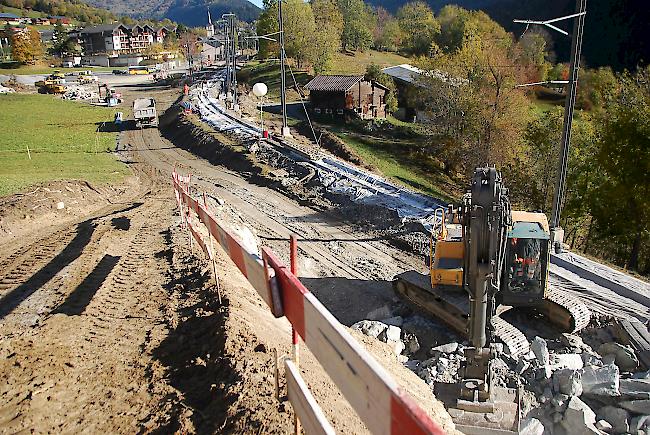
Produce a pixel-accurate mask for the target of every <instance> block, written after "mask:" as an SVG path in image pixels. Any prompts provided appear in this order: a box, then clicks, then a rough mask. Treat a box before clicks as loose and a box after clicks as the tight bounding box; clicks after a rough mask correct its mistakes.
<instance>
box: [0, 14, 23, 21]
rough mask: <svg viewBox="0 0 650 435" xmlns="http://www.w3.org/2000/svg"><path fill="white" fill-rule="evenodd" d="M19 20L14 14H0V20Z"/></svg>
mask: <svg viewBox="0 0 650 435" xmlns="http://www.w3.org/2000/svg"><path fill="white" fill-rule="evenodd" d="M18 18H20V17H19V16H18V15H15V14H9V13H6V12H0V19H5V20H15V19H18Z"/></svg>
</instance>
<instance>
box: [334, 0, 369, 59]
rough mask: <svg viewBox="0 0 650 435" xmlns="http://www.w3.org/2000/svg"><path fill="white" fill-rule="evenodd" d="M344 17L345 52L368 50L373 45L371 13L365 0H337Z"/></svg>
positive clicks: (343, 36) (342, 40)
mask: <svg viewBox="0 0 650 435" xmlns="http://www.w3.org/2000/svg"><path fill="white" fill-rule="evenodd" d="M337 4H338V6H339V10H340V11H341V14H342V15H343V33H342V35H341V44H342V47H343V50H361V51H363V50H367V49H368V48H370V46H371V45H372V33H371V26H370V21H371V18H372V17H371V13H370V10H369V8H368V6H367V5H366V4H365V3H364V1H363V0H337Z"/></svg>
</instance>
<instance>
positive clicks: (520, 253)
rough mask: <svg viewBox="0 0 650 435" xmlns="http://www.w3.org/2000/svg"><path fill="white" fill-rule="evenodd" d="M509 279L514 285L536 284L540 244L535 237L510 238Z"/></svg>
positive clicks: (526, 285) (538, 270)
mask: <svg viewBox="0 0 650 435" xmlns="http://www.w3.org/2000/svg"><path fill="white" fill-rule="evenodd" d="M510 252H512V258H511V261H512V263H511V266H510V271H509V272H510V273H509V275H510V280H511V282H512V284H515V286H516V287H530V286H536V285H538V282H539V275H540V262H539V257H540V253H541V250H540V245H539V240H537V239H519V238H517V237H513V238H512V240H511V249H510Z"/></svg>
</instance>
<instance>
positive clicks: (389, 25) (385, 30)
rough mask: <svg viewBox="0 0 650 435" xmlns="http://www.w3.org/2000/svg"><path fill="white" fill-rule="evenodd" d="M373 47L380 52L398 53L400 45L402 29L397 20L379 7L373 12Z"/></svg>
mask: <svg viewBox="0 0 650 435" xmlns="http://www.w3.org/2000/svg"><path fill="white" fill-rule="evenodd" d="M373 45H374V47H375V49H377V50H382V51H398V50H399V49H400V48H401V45H402V29H401V28H400V26H399V22H398V21H397V19H396V18H395V17H394V16H392V15H391V14H390V12H388V11H387V10H386V9H384V8H382V7H381V6H380V7H378V8H377V10H376V11H375V26H374V29H373Z"/></svg>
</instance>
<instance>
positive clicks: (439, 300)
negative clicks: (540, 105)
mask: <svg viewBox="0 0 650 435" xmlns="http://www.w3.org/2000/svg"><path fill="white" fill-rule="evenodd" d="M437 215H438V218H439V219H438V224H437V225H435V226H434V228H433V231H432V236H431V259H430V264H429V269H430V274H429V276H428V277H427V276H426V275H422V274H419V273H417V272H406V273H403V274H400V275H398V276H397V277H396V280H395V281H394V282H393V285H394V289H395V291H396V293H397V294H399V295H400V296H402V297H403V298H405V299H407V300H408V301H410V302H412V303H414V304H415V305H417V306H418V307H420V308H421V309H424V310H425V311H427V312H428V313H430V314H432V315H433V316H435V317H437V318H439V319H441V320H443V321H445V322H446V323H447V324H448V325H450V326H451V327H452V328H454V329H456V330H457V331H458V332H460V333H461V334H463V335H464V336H466V337H467V338H468V339H469V342H470V347H468V348H466V351H465V359H466V362H465V366H464V368H463V370H462V373H461V378H462V379H463V380H462V381H461V383H460V384H448V385H447V386H442V387H441V388H440V391H439V390H438V387H437V386H436V395H437V396H439V398H440V399H441V400H443V401H444V402H445V403H446V404H447V405H448V407H449V408H450V409H454V410H455V411H454V412H450V413H451V414H452V417H454V420H455V421H456V423H457V427H458V428H459V430H461V431H463V432H465V430H464V429H463V428H465V426H467V427H466V428H465V429H466V430H468V431H469V432H466V433H470V432H472V430H471V428H472V427H474V428H476V427H480V428H481V429H480V430H478V431H477V432H476V433H481V432H485V431H486V430H487V429H488V428H491V429H498V430H510V431H512V430H515V431H516V429H517V425H518V418H519V408H518V401H519V393H518V391H517V389H507V388H502V387H494V388H492V385H491V384H492V382H491V378H490V375H491V371H490V369H489V366H490V361H491V360H492V358H493V356H494V355H495V349H496V348H497V347H496V346H493V344H494V343H495V339H496V338H498V339H500V340H501V341H503V343H504V344H505V345H506V346H507V347H508V351H509V353H510V354H511V355H514V356H518V355H522V354H525V353H527V352H528V351H529V344H528V340H527V339H526V337H525V335H524V334H523V333H522V332H521V331H519V330H518V329H517V328H515V327H514V326H513V325H511V324H509V323H508V322H506V321H505V320H503V319H502V318H501V317H500V315H501V314H503V313H504V312H505V311H507V310H509V309H511V308H512V307H530V308H534V309H536V310H538V311H539V312H541V313H542V314H544V315H545V316H547V318H548V319H549V320H550V321H551V322H552V323H554V324H555V325H557V326H559V327H560V328H561V329H562V330H564V331H569V332H573V331H576V330H579V329H581V328H584V327H585V326H587V324H588V323H589V319H590V313H589V310H588V309H587V307H586V306H585V305H584V304H582V303H581V302H580V301H578V300H576V299H573V298H570V297H568V296H567V295H565V294H562V293H561V292H559V291H557V290H552V289H549V287H548V268H549V262H550V249H549V247H550V231H549V225H548V220H547V218H546V215H544V214H543V213H532V212H523V211H513V210H511V206H510V201H509V198H508V190H507V189H506V188H505V187H504V185H503V182H502V179H501V174H500V173H499V172H498V171H497V170H496V169H495V168H492V167H485V168H477V169H476V171H475V172H474V176H473V178H472V185H471V189H470V191H469V192H468V193H467V194H465V196H464V197H463V203H462V205H460V207H458V208H453V207H450V208H449V210H447V211H445V210H440V212H438V213H437ZM434 243H435V250H434V248H433V246H434ZM427 281H429V282H427Z"/></svg>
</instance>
